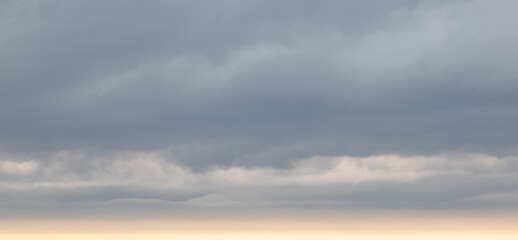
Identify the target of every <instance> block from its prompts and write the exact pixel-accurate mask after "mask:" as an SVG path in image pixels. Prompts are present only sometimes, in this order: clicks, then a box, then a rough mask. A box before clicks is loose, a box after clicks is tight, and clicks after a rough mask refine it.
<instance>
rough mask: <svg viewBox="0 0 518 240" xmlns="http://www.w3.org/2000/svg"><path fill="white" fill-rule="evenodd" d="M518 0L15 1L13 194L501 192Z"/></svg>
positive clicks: (516, 87) (169, 197) (194, 202)
mask: <svg viewBox="0 0 518 240" xmlns="http://www.w3.org/2000/svg"><path fill="white" fill-rule="evenodd" d="M517 5H518V4H517V3H516V2H515V1H420V2H416V1H390V2H382V3H381V2H375V1H327V2H325V3H318V2H317V1H283V2H278V1H219V2H211V1H153V2H149V3H144V2H140V1H125V2H122V1H109V2H106V1H2V2H1V3H0V31H1V32H2V33H3V34H0V112H1V116H2V117H1V118H0V153H1V156H2V158H1V159H0V179H1V181H2V182H1V188H2V191H3V194H2V195H1V196H0V198H1V199H2V201H4V202H12V201H20V200H27V201H29V202H38V201H43V202H45V201H62V202H77V201H94V202H95V201H100V202H103V201H111V202H113V201H118V200H123V199H156V200H160V201H162V200H163V201H170V202H175V203H177V204H180V205H179V206H180V207H183V206H184V205H185V207H192V206H212V205H214V206H219V205H221V204H223V203H231V204H230V205H232V206H234V205H236V206H262V207H264V206H280V205H283V204H284V205H287V206H310V205H314V204H317V205H318V204H322V205H327V206H343V205H344V204H345V205H347V204H350V205H351V206H353V207H355V206H358V207H369V206H370V207H372V206H385V207H387V208H394V207H402V206H409V207H417V208H419V207H434V206H435V207H448V206H450V207H451V206H466V205H469V206H474V207H481V208H482V207H496V206H499V204H500V205H501V206H507V205H509V204H510V202H512V201H510V199H515V198H516V197H515V192H516V189H515V187H514V186H515V185H516V178H515V177H514V176H513V175H515V171H516V169H517V168H516V160H515V159H516V156H517V154H518V152H517V147H516V146H517V144H518V142H517V141H518V139H517V138H516V137H515V136H517V135H518V128H517V127H516V123H515V122H516V121H515V120H516V119H518V112H517V111H516V109H517V107H518V106H517V103H518V81H517V80H516V79H517V77H518V73H517V71H516V67H515V66H514V65H515V63H516V62H517V60H518V59H517V56H518V44H517V43H518V33H517V31H516V30H515V28H516V26H515V25H516V24H515V22H516V20H517V17H516V14H515V13H514V11H513V10H514V9H516V7H518V6H517ZM463 201H464V202H463ZM466 201H467V202H469V204H467V203H466ZM460 202H462V203H460ZM504 202H505V203H504ZM506 204H507V205H506ZM223 205H225V204H223ZM511 205H512V204H511ZM513 206H514V205H513Z"/></svg>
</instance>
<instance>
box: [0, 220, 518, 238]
mask: <svg viewBox="0 0 518 240" xmlns="http://www.w3.org/2000/svg"><path fill="white" fill-rule="evenodd" d="M516 226H518V216H516V215H503V214H500V215H495V214H493V215H491V214H485V215H476V216H474V215H471V216H466V215H454V214H444V215H434V214H430V215H399V216H398V215H396V214H388V215H348V216H328V217H326V216H300V215H299V216H297V217H295V216H291V217H286V216H284V217H278V218H274V217H271V216H270V217H259V218H257V217H256V218H252V217H246V216H243V217H241V218H234V219H230V218H215V217H208V218H205V219H197V218H186V219H125V220H121V219H109V220H106V219H105V220H95V219H88V220H85V219H68V220H67V219H59V220H56V219H54V220H45V219H39V220H35V219H18V220H0V239H10V240H60V239H67V240H76V239H78V240H82V239H85V240H86V239H95V240H104V239H110V240H114V239H115V240H117V239H126V240H128V239H129V240H133V239H154V240H161V239H174V240H184V239H185V240H197V239H229V240H232V239H302V240H304V239H322V240H327V239H328V240H333V239H351V240H371V239H379V240H385V239H386V240H392V239H398V240H406V239H409V240H410V239H412V240H416V239H417V240H419V239H424V240H428V239H430V240H432V239H434V240H436V239H440V240H448V239H451V240H482V239H491V240H511V239H512V240H516V239H518V228H517V227H516Z"/></svg>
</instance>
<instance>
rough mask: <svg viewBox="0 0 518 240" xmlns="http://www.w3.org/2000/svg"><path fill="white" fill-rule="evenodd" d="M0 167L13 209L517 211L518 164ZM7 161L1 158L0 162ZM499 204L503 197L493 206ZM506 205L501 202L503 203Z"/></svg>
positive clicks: (416, 160)
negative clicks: (55, 204)
mask: <svg viewBox="0 0 518 240" xmlns="http://www.w3.org/2000/svg"><path fill="white" fill-rule="evenodd" d="M47 157H48V159H47V160H46V162H45V163H44V164H40V165H37V164H36V160H26V161H23V162H20V161H12V160H11V161H9V160H3V161H1V162H0V166H2V169H1V172H0V173H1V175H0V177H1V178H2V179H3V183H2V184H1V190H2V192H3V193H4V194H3V197H2V200H3V201H5V202H7V203H9V202H12V201H15V202H16V201H36V202H38V201H64V202H78V201H79V202H82V201H87V202H88V201H90V202H91V201H94V202H97V203H98V204H103V203H106V202H108V203H109V202H113V201H115V202H119V201H123V202H124V201H127V200H131V199H134V200H137V199H140V201H143V200H146V201H148V200H158V201H166V202H170V203H171V204H174V206H177V207H178V206H180V207H181V206H183V207H188V208H192V207H194V208H199V207H254V208H258V207H259V208H263V207H274V206H276V207H279V206H287V207H293V206H299V207H331V206H335V207H355V208H365V207H373V206H376V205H382V206H384V207H386V208H399V207H401V205H402V204H403V205H404V206H406V207H410V208H415V207H437V206H442V207H466V204H467V203H469V204H468V205H467V206H479V207H480V206H484V207H491V208H495V207H498V208H501V207H511V206H513V207H514V206H516V204H515V203H513V202H512V201H506V198H507V199H508V198H509V197H514V198H516V197H517V196H518V195H517V191H518V188H517V186H518V177H517V175H516V173H517V171H518V158H515V157H513V158H498V157H494V156H488V155H471V154H463V155H459V154H457V155H443V156H435V157H423V156H413V157H403V156H396V155H375V156H370V157H348V156H341V157H322V156H315V157H312V158H308V159H302V160H299V161H295V162H292V164H291V167H289V168H286V169H277V168H272V167H254V168H250V167H237V166H236V167H229V168H222V167H213V168H212V169H210V170H206V171H202V172H195V171H192V170H190V169H189V168H186V167H182V166H180V165H178V163H176V162H175V161H174V159H173V161H171V160H172V159H171V158H174V157H173V156H168V155H167V154H165V153H164V152H162V153H160V152H155V153H142V152H140V153H139V152H120V153H117V154H111V155H109V156H105V157H102V158H99V157H97V158H92V157H88V156H85V155H83V154H78V153H69V152H58V153H54V154H50V155H49V156H47ZM4 159H5V158H4ZM499 196H500V198H499ZM502 196H506V197H504V198H503V199H501V198H502Z"/></svg>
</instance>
